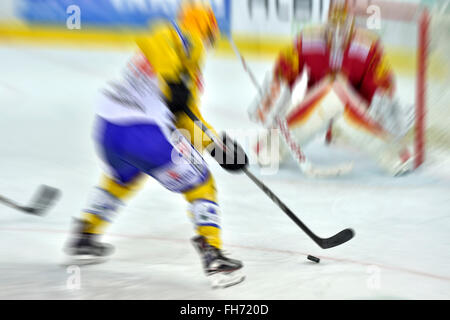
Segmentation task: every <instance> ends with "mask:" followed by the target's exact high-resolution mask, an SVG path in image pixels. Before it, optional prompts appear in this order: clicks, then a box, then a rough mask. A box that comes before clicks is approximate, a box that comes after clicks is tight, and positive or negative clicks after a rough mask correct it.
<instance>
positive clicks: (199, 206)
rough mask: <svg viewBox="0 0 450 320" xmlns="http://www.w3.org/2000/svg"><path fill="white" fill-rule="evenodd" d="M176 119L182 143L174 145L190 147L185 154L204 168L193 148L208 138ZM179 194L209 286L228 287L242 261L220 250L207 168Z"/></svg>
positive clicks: (188, 122) (191, 124)
mask: <svg viewBox="0 0 450 320" xmlns="http://www.w3.org/2000/svg"><path fill="white" fill-rule="evenodd" d="M177 120H178V121H177V124H176V125H177V128H180V129H182V130H181V133H182V134H183V137H179V138H178V139H176V140H178V141H185V142H184V144H183V143H178V144H177V145H176V148H178V149H183V150H190V151H189V152H187V154H190V155H191V157H190V159H191V161H194V162H195V163H198V164H200V163H201V164H202V166H205V168H206V163H205V162H204V160H203V158H202V157H201V155H200V153H198V152H197V150H204V149H205V148H206V146H207V142H208V141H209V139H208V138H207V136H205V135H204V133H203V132H202V131H201V130H200V129H199V128H198V125H196V124H195V123H194V122H193V121H192V120H191V119H190V118H189V117H187V116H186V115H179V117H178V118H177ZM187 140H189V141H187ZM189 142H190V143H189ZM192 146H195V148H192ZM183 195H184V198H185V199H186V200H187V202H188V215H189V217H190V218H191V221H192V222H193V225H194V228H195V232H196V233H197V236H196V237H194V238H193V239H192V243H193V245H194V247H195V248H196V249H197V251H198V253H199V254H200V257H201V258H202V263H203V268H204V271H205V273H206V274H207V275H208V276H210V279H211V281H212V284H213V286H230V285H233V284H236V283H239V282H241V281H242V280H243V279H244V275H243V274H242V273H241V272H239V269H241V268H242V262H241V261H239V260H235V259H231V258H229V257H226V256H225V255H224V254H223V251H222V239H221V218H220V216H221V211H220V207H219V204H218V201H217V190H216V186H215V181H214V178H213V176H212V175H211V173H210V172H209V171H208V177H207V179H205V180H204V181H202V182H200V183H199V184H197V185H195V186H192V187H190V188H188V189H187V190H185V191H183Z"/></svg>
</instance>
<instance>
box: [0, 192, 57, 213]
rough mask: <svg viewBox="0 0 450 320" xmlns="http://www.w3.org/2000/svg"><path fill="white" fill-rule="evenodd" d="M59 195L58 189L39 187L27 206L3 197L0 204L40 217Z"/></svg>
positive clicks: (0, 197)
mask: <svg viewBox="0 0 450 320" xmlns="http://www.w3.org/2000/svg"><path fill="white" fill-rule="evenodd" d="M60 194H61V192H60V191H59V189H56V188H53V187H49V186H46V185H41V186H39V188H38V190H37V191H36V193H35V195H34V197H33V198H32V200H31V202H30V204H29V205H28V206H22V205H19V204H17V203H16V202H15V201H12V200H10V199H8V198H5V197H3V196H0V202H2V203H4V204H6V205H8V206H10V207H11V208H14V209H18V210H21V211H23V212H26V213H29V214H34V215H37V216H42V215H44V214H45V213H46V211H47V210H48V209H49V208H50V207H51V206H52V205H53V204H54V203H55V202H56V200H57V199H58V198H59V196H60Z"/></svg>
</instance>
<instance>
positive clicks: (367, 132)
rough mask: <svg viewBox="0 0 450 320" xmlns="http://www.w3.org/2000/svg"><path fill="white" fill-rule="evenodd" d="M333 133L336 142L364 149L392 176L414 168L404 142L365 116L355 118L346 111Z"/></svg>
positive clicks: (335, 125) (337, 122) (334, 125)
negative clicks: (399, 141)
mask: <svg viewBox="0 0 450 320" xmlns="http://www.w3.org/2000/svg"><path fill="white" fill-rule="evenodd" d="M332 134H333V142H334V143H336V144H343V145H351V146H353V147H356V148H357V149H358V150H362V151H363V152H365V153H366V154H368V155H369V156H371V157H372V158H373V159H375V160H376V161H377V163H378V165H379V166H380V167H381V168H383V169H384V170H385V171H386V172H388V173H389V174H390V175H392V176H398V175H402V174H404V173H406V172H409V171H410V170H412V169H413V163H412V159H411V158H408V157H405V152H404V151H405V149H404V146H403V145H402V144H400V143H397V142H396V141H395V140H394V139H393V138H392V137H391V136H390V135H389V134H387V133H385V132H383V131H380V130H379V128H377V127H374V126H373V125H372V124H371V123H370V122H367V121H365V120H364V119H363V118H355V116H354V114H352V113H351V112H346V113H345V115H344V116H343V117H341V118H340V119H337V120H336V121H335V122H334V123H333V130H332Z"/></svg>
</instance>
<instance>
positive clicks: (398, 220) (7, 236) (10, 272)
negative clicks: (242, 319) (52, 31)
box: [0, 45, 450, 299]
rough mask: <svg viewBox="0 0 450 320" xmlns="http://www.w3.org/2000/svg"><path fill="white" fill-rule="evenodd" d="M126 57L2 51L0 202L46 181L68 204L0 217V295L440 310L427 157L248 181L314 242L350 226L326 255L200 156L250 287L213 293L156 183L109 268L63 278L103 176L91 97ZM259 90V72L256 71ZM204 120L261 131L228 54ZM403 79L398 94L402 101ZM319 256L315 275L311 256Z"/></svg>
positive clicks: (436, 206)
mask: <svg viewBox="0 0 450 320" xmlns="http://www.w3.org/2000/svg"><path fill="white" fill-rule="evenodd" d="M128 57H129V52H127V51H125V50H124V51H117V52H114V51H105V52H103V51H100V50H97V51H83V50H76V49H49V48H37V47H29V46H25V45H23V46H21V45H2V47H0V70H1V73H0V111H1V112H0V155H1V156H0V194H1V195H3V196H6V197H9V198H11V199H14V200H16V201H18V202H20V203H27V201H28V199H30V198H31V196H32V193H33V191H34V190H35V189H36V187H37V186H38V185H40V184H42V183H44V184H48V185H51V186H54V187H57V188H60V189H61V190H62V192H63V195H62V198H61V199H60V201H59V202H58V203H57V204H56V206H55V207H54V208H52V210H51V211H50V212H49V213H48V215H47V216H45V217H36V216H30V215H27V214H24V213H21V212H19V211H16V210H13V209H11V208H8V207H6V206H3V205H1V206H0V299H449V298H450V246H449V245H450V235H449V231H450V209H449V208H450V192H449V191H450V169H449V166H448V164H449V163H448V161H447V162H444V161H429V162H428V163H427V164H426V165H425V166H424V167H423V168H422V169H420V170H418V171H416V172H414V173H413V174H411V175H409V176H405V177H402V178H391V177H388V176H386V175H384V173H383V172H381V171H380V170H379V169H378V168H377V167H376V166H375V165H374V163H373V161H372V160H370V159H368V158H367V157H365V156H364V155H362V154H359V153H356V152H354V151H349V150H342V149H341V150H339V149H333V148H328V147H325V146H323V145H322V144H321V143H315V144H314V145H311V146H309V147H308V148H307V149H306V154H307V155H308V156H309V157H310V158H311V160H312V161H314V162H317V163H320V164H336V163H339V162H343V161H344V162H345V161H347V160H354V161H355V164H356V165H355V168H354V170H353V171H352V173H350V174H349V175H348V176H344V177H339V178H332V179H331V178H330V179H320V180H314V179H310V178H306V177H305V176H303V175H302V174H301V173H300V172H299V170H298V169H297V168H296V166H295V163H294V162H290V163H288V164H287V165H285V166H284V167H282V168H280V170H279V171H278V172H276V173H275V174H272V175H264V174H262V173H261V172H260V171H259V170H258V168H257V167H256V166H252V170H253V171H254V172H256V173H257V174H258V176H259V177H260V178H261V179H262V180H263V181H264V182H265V183H266V184H267V185H268V186H269V187H270V188H272V189H273V191H274V192H275V193H276V194H277V195H279V197H280V198H281V199H282V200H284V201H285V202H286V204H287V205H288V206H289V207H290V208H291V209H292V210H293V211H294V212H295V213H296V214H297V215H298V217H299V218H300V219H302V220H303V221H304V222H305V223H306V224H307V225H308V226H309V227H310V228H311V229H312V230H314V231H315V232H316V233H317V234H318V235H320V236H323V237H328V236H331V235H332V234H335V233H337V232H338V231H340V230H342V229H344V228H347V227H351V228H353V229H354V230H355V231H356V237H355V238H354V239H352V240H351V241H350V242H348V243H346V244H344V245H342V246H339V247H336V248H332V249H328V250H322V249H320V248H319V247H318V246H317V245H316V244H315V243H313V242H312V241H311V240H310V239H309V238H308V237H307V236H306V235H305V234H304V233H303V232H302V231H301V230H300V229H299V228H298V227H297V226H296V225H295V224H294V223H293V222H292V221H291V220H290V219H289V218H288V217H287V216H286V215H285V214H284V213H283V212H282V211H281V210H280V209H279V208H278V207H277V206H276V205H274V204H273V203H272V202H271V200H270V199H269V198H267V196H265V195H264V194H263V193H262V192H261V191H260V190H259V189H258V188H257V187H256V186H255V185H254V184H253V183H252V182H251V181H250V180H249V179H248V178H247V177H246V176H245V175H230V174H228V173H227V172H224V171H223V170H222V169H221V168H220V167H219V166H218V165H217V164H215V163H214V162H213V161H212V160H211V159H209V158H208V162H209V163H210V166H211V170H212V172H213V173H214V175H215V178H216V182H217V186H218V189H219V198H220V204H221V207H222V211H223V212H222V217H223V219H222V222H223V239H224V246H225V249H226V250H227V251H229V252H230V253H231V254H232V257H234V258H238V259H241V260H243V262H244V265H245V273H246V275H247V278H246V280H245V281H244V282H243V283H241V284H239V285H237V286H235V287H231V288H228V289H224V290H217V289H216V290H213V289H211V288H210V287H209V284H208V281H207V279H206V277H205V276H204V275H203V273H202V269H201V265H200V260H199V257H198V256H197V253H196V252H195V251H194V249H193V247H192V246H191V244H190V243H189V239H190V237H192V236H193V234H194V232H193V228H192V225H191V223H190V221H189V219H188V217H187V215H186V213H185V209H186V206H185V203H184V201H183V199H182V197H181V196H179V195H177V194H172V193H170V192H168V191H166V190H164V189H163V188H162V187H161V186H159V185H157V184H156V183H155V182H154V181H152V180H151V179H149V181H147V184H146V186H145V188H144V189H143V190H141V192H140V193H139V194H138V195H137V196H136V197H135V198H133V199H131V200H130V202H129V204H128V206H127V208H126V209H125V210H123V211H122V212H121V214H120V215H119V216H118V217H117V219H116V221H115V223H114V224H113V225H112V226H111V227H110V229H109V230H108V232H107V236H106V237H105V240H106V241H110V243H112V244H113V245H114V246H115V247H116V253H115V254H114V255H113V256H112V258H111V259H110V260H109V261H108V262H107V263H105V264H101V265H92V266H86V267H82V268H81V269H80V274H79V275H80V280H81V282H80V288H79V289H77V287H76V286H75V287H73V286H72V287H71V284H74V282H73V279H74V277H73V276H74V273H73V269H67V268H66V267H63V266H61V262H62V261H63V258H64V256H63V254H62V248H63V246H64V243H65V241H66V239H67V236H68V233H69V230H70V223H71V219H72V217H78V216H79V210H80V209H81V208H82V207H83V206H84V204H85V201H86V197H87V195H88V193H89V191H90V189H91V187H92V186H94V185H95V184H96V183H97V182H98V179H99V176H100V166H99V161H98V159H97V157H96V154H95V150H94V146H93V143H92V140H91V124H92V120H93V116H94V114H93V99H94V95H95V94H96V92H97V91H98V89H99V88H100V87H102V86H103V85H104V83H105V81H107V80H111V79H113V78H115V77H117V76H118V75H119V74H120V71H121V69H122V68H123V67H124V65H125V62H126V60H127V58H128ZM250 67H251V68H252V69H253V71H254V72H255V73H256V74H257V77H258V79H260V80H261V81H262V79H263V76H264V73H265V71H267V70H269V69H270V62H268V61H257V60H254V61H251V62H250ZM205 84H206V85H205V95H204V99H203V107H202V108H203V110H204V116H205V118H206V119H208V120H209V122H210V123H211V124H213V125H215V127H216V128H217V129H218V130H228V131H229V132H230V133H231V134H232V135H233V136H235V137H237V138H238V139H240V140H241V141H242V143H243V144H244V146H245V148H246V149H247V150H249V148H250V143H248V141H247V140H245V139H244V138H242V137H245V135H243V134H246V135H247V136H248V135H251V134H252V132H253V133H254V131H251V130H250V129H252V130H256V126H255V125H253V124H251V123H250V122H249V120H248V119H247V115H246V109H247V107H248V105H249V103H250V102H251V100H252V98H253V96H254V94H255V93H256V91H255V89H254V88H253V86H252V83H251V82H250V80H249V78H248V77H247V75H246V74H245V73H244V71H243V70H242V68H241V66H240V64H239V61H238V60H237V59H236V58H234V57H218V56H212V57H210V59H209V60H208V62H207V65H206V70H205ZM411 85H412V82H411V80H410V79H404V81H401V83H400V92H401V93H402V97H403V98H405V99H410V100H411V97H410V95H411V92H412V91H411ZM308 254H312V255H315V256H317V257H320V258H321V262H320V263H319V264H315V263H313V262H311V261H308V260H307V259H306V255H308Z"/></svg>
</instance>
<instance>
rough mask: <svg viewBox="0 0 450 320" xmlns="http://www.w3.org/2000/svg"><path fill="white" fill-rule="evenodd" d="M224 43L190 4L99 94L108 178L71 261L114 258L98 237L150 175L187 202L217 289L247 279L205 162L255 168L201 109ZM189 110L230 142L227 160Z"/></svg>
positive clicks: (209, 16)
mask: <svg viewBox="0 0 450 320" xmlns="http://www.w3.org/2000/svg"><path fill="white" fill-rule="evenodd" d="M218 36H219V29H218V25H217V21H216V18H215V15H214V13H213V10H212V8H211V6H210V4H208V3H207V2H205V1H202V2H200V1H191V2H183V3H182V4H181V5H180V8H179V12H178V14H177V18H176V20H175V21H174V22H161V23H158V24H157V25H154V26H153V27H152V29H151V33H150V34H149V36H144V37H139V38H138V39H137V41H136V42H137V45H138V47H139V50H138V52H139V53H138V54H137V55H136V56H135V57H134V58H133V59H132V60H131V62H130V63H129V65H128V67H127V70H126V72H125V77H124V79H123V80H122V81H121V82H119V83H114V84H113V85H112V86H111V87H110V88H108V89H106V90H105V91H104V92H103V94H102V95H100V99H99V101H98V104H97V109H96V114H97V120H96V121H97V123H96V129H95V140H96V143H97V146H98V152H99V155H100V157H101V159H102V160H103V161H104V162H105V164H106V166H107V168H108V172H106V173H105V174H104V176H103V178H102V181H101V183H100V185H99V186H98V187H97V188H95V189H94V190H93V191H92V194H91V198H90V200H89V202H88V204H87V207H86V209H85V210H83V212H82V218H81V219H80V220H76V221H77V222H76V224H77V225H76V228H75V232H74V234H73V235H72V236H71V238H70V239H69V241H68V243H67V245H66V247H65V252H66V253H68V254H69V255H70V257H71V259H72V260H75V261H78V262H81V260H82V259H85V258H87V259H86V260H84V261H88V262H92V261H94V262H96V261H98V260H101V259H102V258H103V257H106V256H108V255H110V254H111V253H112V251H113V248H112V246H111V245H109V244H106V243H103V242H100V241H99V239H98V238H99V237H100V236H101V235H102V234H104V232H105V228H106V227H107V226H108V225H109V224H110V223H111V221H112V220H113V218H114V216H115V215H116V214H117V212H118V210H119V208H120V207H122V206H123V204H124V201H125V200H126V199H127V198H128V197H129V196H130V195H131V194H132V193H133V192H134V191H136V190H137V188H138V187H139V185H140V181H141V180H142V177H143V176H146V175H149V176H151V177H153V178H154V179H155V180H157V181H158V182H159V183H160V184H162V186H164V187H165V188H167V189H169V190H170V191H173V192H177V193H182V194H183V196H184V198H185V199H186V201H187V202H188V213H189V216H190V217H191V219H192V221H193V224H194V227H195V231H196V233H197V235H196V236H195V237H194V238H193V239H192V243H193V245H194V247H195V248H196V249H197V251H198V252H199V254H200V256H201V259H202V263H203V267H204V271H205V273H206V275H208V276H209V277H208V279H210V280H211V282H212V285H213V286H219V287H226V286H231V285H234V284H237V283H239V282H241V281H243V280H244V275H243V273H242V270H240V269H241V268H242V266H243V264H242V263H241V261H238V260H235V259H231V258H228V257H226V256H225V255H224V254H223V251H222V242H221V224H220V209H219V205H218V203H217V195H216V188H215V182H214V179H213V176H212V175H211V172H210V171H209V169H208V167H207V164H206V163H205V161H204V159H203V158H202V156H201V154H202V152H203V151H205V152H210V153H211V154H212V155H213V156H214V158H215V159H216V160H217V161H218V162H219V164H220V165H221V166H222V167H223V168H224V169H225V170H229V171H234V172H238V171H240V170H241V169H242V168H244V167H245V166H247V164H248V159H247V156H246V154H245V152H244V151H243V149H242V148H241V147H240V146H239V145H238V144H237V143H236V142H234V141H233V140H232V139H231V138H229V137H228V136H226V135H222V136H221V137H220V136H218V135H217V133H216V132H215V130H214V129H213V128H212V127H211V126H210V125H209V124H207V123H206V121H204V119H203V117H202V116H201V114H200V112H199V109H198V104H199V94H200V90H201V69H202V64H203V59H204V56H205V51H206V50H207V49H208V48H211V47H212V46H213V45H214V43H215V40H216V38H217V37H218ZM183 108H189V109H190V110H191V111H192V112H193V113H194V114H195V115H196V116H197V117H198V118H199V119H200V120H201V121H202V122H203V123H204V124H205V125H206V126H207V127H208V128H209V130H210V132H212V133H213V134H214V135H215V136H217V137H218V139H219V140H220V141H222V142H223V143H225V145H226V146H227V150H226V151H225V152H224V153H223V152H222V150H220V149H219V148H216V147H214V146H215V145H214V144H213V143H212V141H211V139H210V138H208V136H206V135H205V134H204V133H203V132H202V131H201V130H199V128H198V126H197V125H196V124H195V123H194V122H193V121H192V120H191V119H190V118H189V117H188V116H187V115H186V114H185V113H184V112H183ZM219 140H218V141H219ZM222 146H223V145H222ZM222 158H223V159H222ZM224 160H226V161H224ZM151 200H152V201H158V200H157V199H151ZM149 263H151V261H149Z"/></svg>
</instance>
